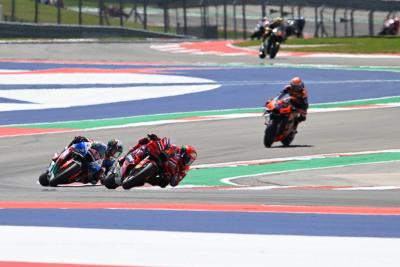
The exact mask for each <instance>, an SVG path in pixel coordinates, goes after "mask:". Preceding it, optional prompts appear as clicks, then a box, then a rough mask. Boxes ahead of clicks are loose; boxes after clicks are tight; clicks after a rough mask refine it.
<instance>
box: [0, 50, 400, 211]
mask: <svg viewBox="0 0 400 267" xmlns="http://www.w3.org/2000/svg"><path fill="white" fill-rule="evenodd" d="M0 55H1V56H2V58H3V59H6V58H17V59H18V58H21V59H22V58H23V59H51V60H54V59H56V60H67V59H68V60H111V61H118V60H126V61H137V62H140V61H143V62H144V61H149V60H150V59H152V60H153V61H154V59H155V58H158V59H159V60H160V61H162V62H168V63H179V64H184V63H189V62H190V63H196V62H198V63H200V62H202V63H235V62H242V63H260V61H259V60H258V59H256V58H249V57H240V56H238V57H218V56H207V55H202V56H195V55H186V54H182V55H179V61H178V60H177V57H176V56H175V55H172V54H168V53H162V52H159V51H155V50H152V49H150V48H149V44H148V43H137V44H133V43H131V44H85V45H82V44H69V45H68V46H65V45H62V44H53V45H51V44H50V45H40V44H36V45H33V46H32V45H23V44H18V45H15V44H14V45H0ZM299 61H301V63H317V62H319V63H321V62H320V61H318V59H296V58H281V59H277V61H275V62H284V63H289V62H291V63H296V62H299ZM324 63H329V64H339V63H340V64H346V63H348V65H363V64H367V65H371V64H372V62H371V61H370V60H366V59H362V60H359V61H357V62H355V61H354V60H343V59H335V58H332V59H329V60H328V61H324ZM370 63H371V64H370ZM373 63H374V64H377V65H385V66H398V61H397V60H390V59H380V60H379V61H376V60H374V62H373ZM399 116H400V109H398V108H393V109H380V110H363V111H351V112H338V113H321V114H311V115H310V116H309V120H308V121H307V122H306V123H304V124H303V125H301V127H300V130H299V134H298V136H297V137H296V140H295V142H294V144H293V145H294V146H292V147H290V148H282V147H275V148H272V149H265V148H263V146H262V140H261V138H262V133H263V130H264V126H263V119H262V118H261V117H260V118H251V119H236V120H227V121H224V120H222V121H213V122H195V123H184V124H178V125H164V126H150V127H137V128H129V129H113V130H99V131H93V132H90V133H87V132H82V134H86V135H87V134H90V135H91V136H93V138H95V139H100V140H107V139H108V138H109V137H110V136H116V137H118V138H120V139H121V140H123V141H124V143H125V146H126V147H129V146H131V145H133V144H134V140H137V139H138V138H140V137H141V136H142V135H143V134H144V133H147V132H157V133H159V134H160V135H166V136H171V137H172V138H173V141H174V142H176V143H178V144H180V143H190V144H193V145H195V146H196V147H197V148H198V150H199V151H200V152H199V159H198V161H197V163H198V164H204V163H219V162H228V161H236V160H253V159H254V160H255V159H267V158H277V157H289V156H302V155H312V154H322V153H336V152H358V151H369V150H380V149H392V148H396V147H395V146H396V144H397V142H398V132H399V129H398V125H397V124H392V123H391V122H393V121H396V120H397V118H398V117H399ZM371 126H372V127H371ZM74 134H79V133H74ZM71 137H72V134H54V135H53V134H51V135H38V136H24V137H14V138H1V139H0V149H1V151H2V153H1V155H0V169H1V170H2V172H1V174H0V192H1V194H0V195H1V200H12V201H14V200H15V201H31V200H32V201H33V200H42V201H43V200H48V201H74V200H81V201H105V202H113V201H120V200H122V199H124V200H125V201H133V202H142V201H143V202H148V201H154V202H159V201H161V202H162V201H170V202H216V203H217V202H218V203H221V202H222V203H260V204H291V205H352V206H382V207H393V206H399V205H400V196H399V194H398V191H349V192H345V191H321V190H282V191H268V192H266V191H263V190H254V191H243V190H242V191H216V190H192V189H191V190H187V189H179V191H178V190H156V191H147V190H132V191H129V192H121V191H116V192H113V191H109V190H106V189H104V188H102V187H82V188H55V189H53V188H41V187H40V186H39V185H37V184H36V179H37V177H38V175H39V173H40V172H41V171H43V170H44V169H45V168H46V166H47V164H48V161H49V157H50V155H52V154H53V153H54V152H57V151H58V150H61V149H62V147H63V145H64V144H66V143H68V142H69V140H70V139H71ZM397 167H398V163H387V164H380V165H376V168H377V169H378V170H379V171H378V173H379V175H380V177H379V179H380V181H376V182H375V184H378V185H385V184H388V183H389V182H388V181H387V179H390V177H392V176H393V173H399V171H398V170H397ZM347 169H348V172H349V173H353V174H354V173H355V175H358V176H359V175H363V174H366V173H369V172H371V169H374V171H376V170H375V168H374V167H369V168H365V167H364V168H359V167H347ZM337 173H338V170H337V169H328V170H326V171H325V172H323V175H322V174H321V173H318V172H315V171H313V172H310V171H308V172H303V173H301V172H296V173H294V174H291V175H290V177H292V179H293V180H295V179H296V177H299V178H300V177H301V178H302V179H305V177H307V178H312V180H313V182H314V183H315V184H324V179H325V180H326V177H327V176H326V175H328V176H329V174H331V177H333V176H334V175H335V174H337ZM344 176H346V174H344ZM279 177H281V176H271V177H261V178H259V179H258V183H261V184H262V183H265V184H271V183H276V182H277V181H276V180H277V179H278V180H279V179H280V178H279ZM388 177H389V178H388ZM346 178H348V179H347V180H346V182H345V184H348V183H352V185H354V186H357V185H365V183H364V182H363V181H360V180H357V179H352V178H351V177H350V178H349V177H347V176H346ZM282 180H283V181H282ZM282 180H280V181H281V182H282V184H285V182H288V181H289V180H290V179H289V178H288V180H287V181H285V179H282ZM306 180H307V179H306ZM397 183H398V182H397ZM332 184H335V185H339V186H340V185H342V184H344V182H343V179H339V178H337V179H333V180H332Z"/></svg>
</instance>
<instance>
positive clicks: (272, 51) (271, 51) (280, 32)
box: [258, 25, 287, 59]
mask: <svg viewBox="0 0 400 267" xmlns="http://www.w3.org/2000/svg"><path fill="white" fill-rule="evenodd" d="M286 36H287V35H286V27H285V26H284V25H280V26H278V27H276V28H274V29H272V30H271V33H270V35H269V37H268V39H267V44H266V45H265V41H264V42H263V43H262V44H261V46H260V49H259V54H258V55H259V57H260V58H265V57H266V55H269V58H271V59H273V58H275V57H276V54H278V51H279V48H280V47H281V44H282V43H283V42H284V41H285V40H286Z"/></svg>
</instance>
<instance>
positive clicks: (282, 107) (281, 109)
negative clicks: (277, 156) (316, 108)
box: [264, 97, 298, 147]
mask: <svg viewBox="0 0 400 267" xmlns="http://www.w3.org/2000/svg"><path fill="white" fill-rule="evenodd" d="M264 117H265V125H266V126H267V127H266V129H265V134H264V146H265V147H271V145H272V144H273V143H274V142H282V144H283V145H284V146H289V145H290V144H291V143H292V142H293V140H294V137H295V135H296V133H297V131H296V127H295V125H296V124H295V120H296V118H297V117H298V113H297V112H296V111H295V108H294V107H293V105H292V104H291V102H290V98H289V97H288V98H284V99H282V100H280V99H278V98H274V99H271V100H269V101H268V102H267V103H266V108H265V112H264Z"/></svg>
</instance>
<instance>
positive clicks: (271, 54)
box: [269, 43, 279, 59]
mask: <svg viewBox="0 0 400 267" xmlns="http://www.w3.org/2000/svg"><path fill="white" fill-rule="evenodd" d="M278 51H279V45H277V44H276V43H273V44H272V45H271V48H270V50H269V58H270V59H273V58H275V57H276V54H278Z"/></svg>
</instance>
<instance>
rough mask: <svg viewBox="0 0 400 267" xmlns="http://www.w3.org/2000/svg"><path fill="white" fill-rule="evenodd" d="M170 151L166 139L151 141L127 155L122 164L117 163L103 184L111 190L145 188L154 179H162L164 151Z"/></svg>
mask: <svg viewBox="0 0 400 267" xmlns="http://www.w3.org/2000/svg"><path fill="white" fill-rule="evenodd" d="M166 149H168V142H167V141H166V139H165V138H164V139H161V140H158V141H150V142H149V143H148V144H146V145H143V146H141V147H139V148H137V149H136V150H134V151H132V152H131V153H129V154H127V155H126V156H125V158H124V160H123V162H122V163H120V162H118V161H115V163H114V165H113V166H112V167H111V168H110V171H109V173H108V175H107V176H106V177H105V178H104V179H103V181H102V182H103V184H104V185H105V186H106V187H107V188H109V189H115V188H117V187H118V186H122V187H123V188H124V189H131V188H132V187H137V186H143V185H144V184H145V183H146V182H149V183H151V181H152V180H153V181H154V179H162V178H161V176H160V171H161V170H162V169H161V168H162V162H164V161H165V160H166V154H165V153H164V151H165V150H166Z"/></svg>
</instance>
